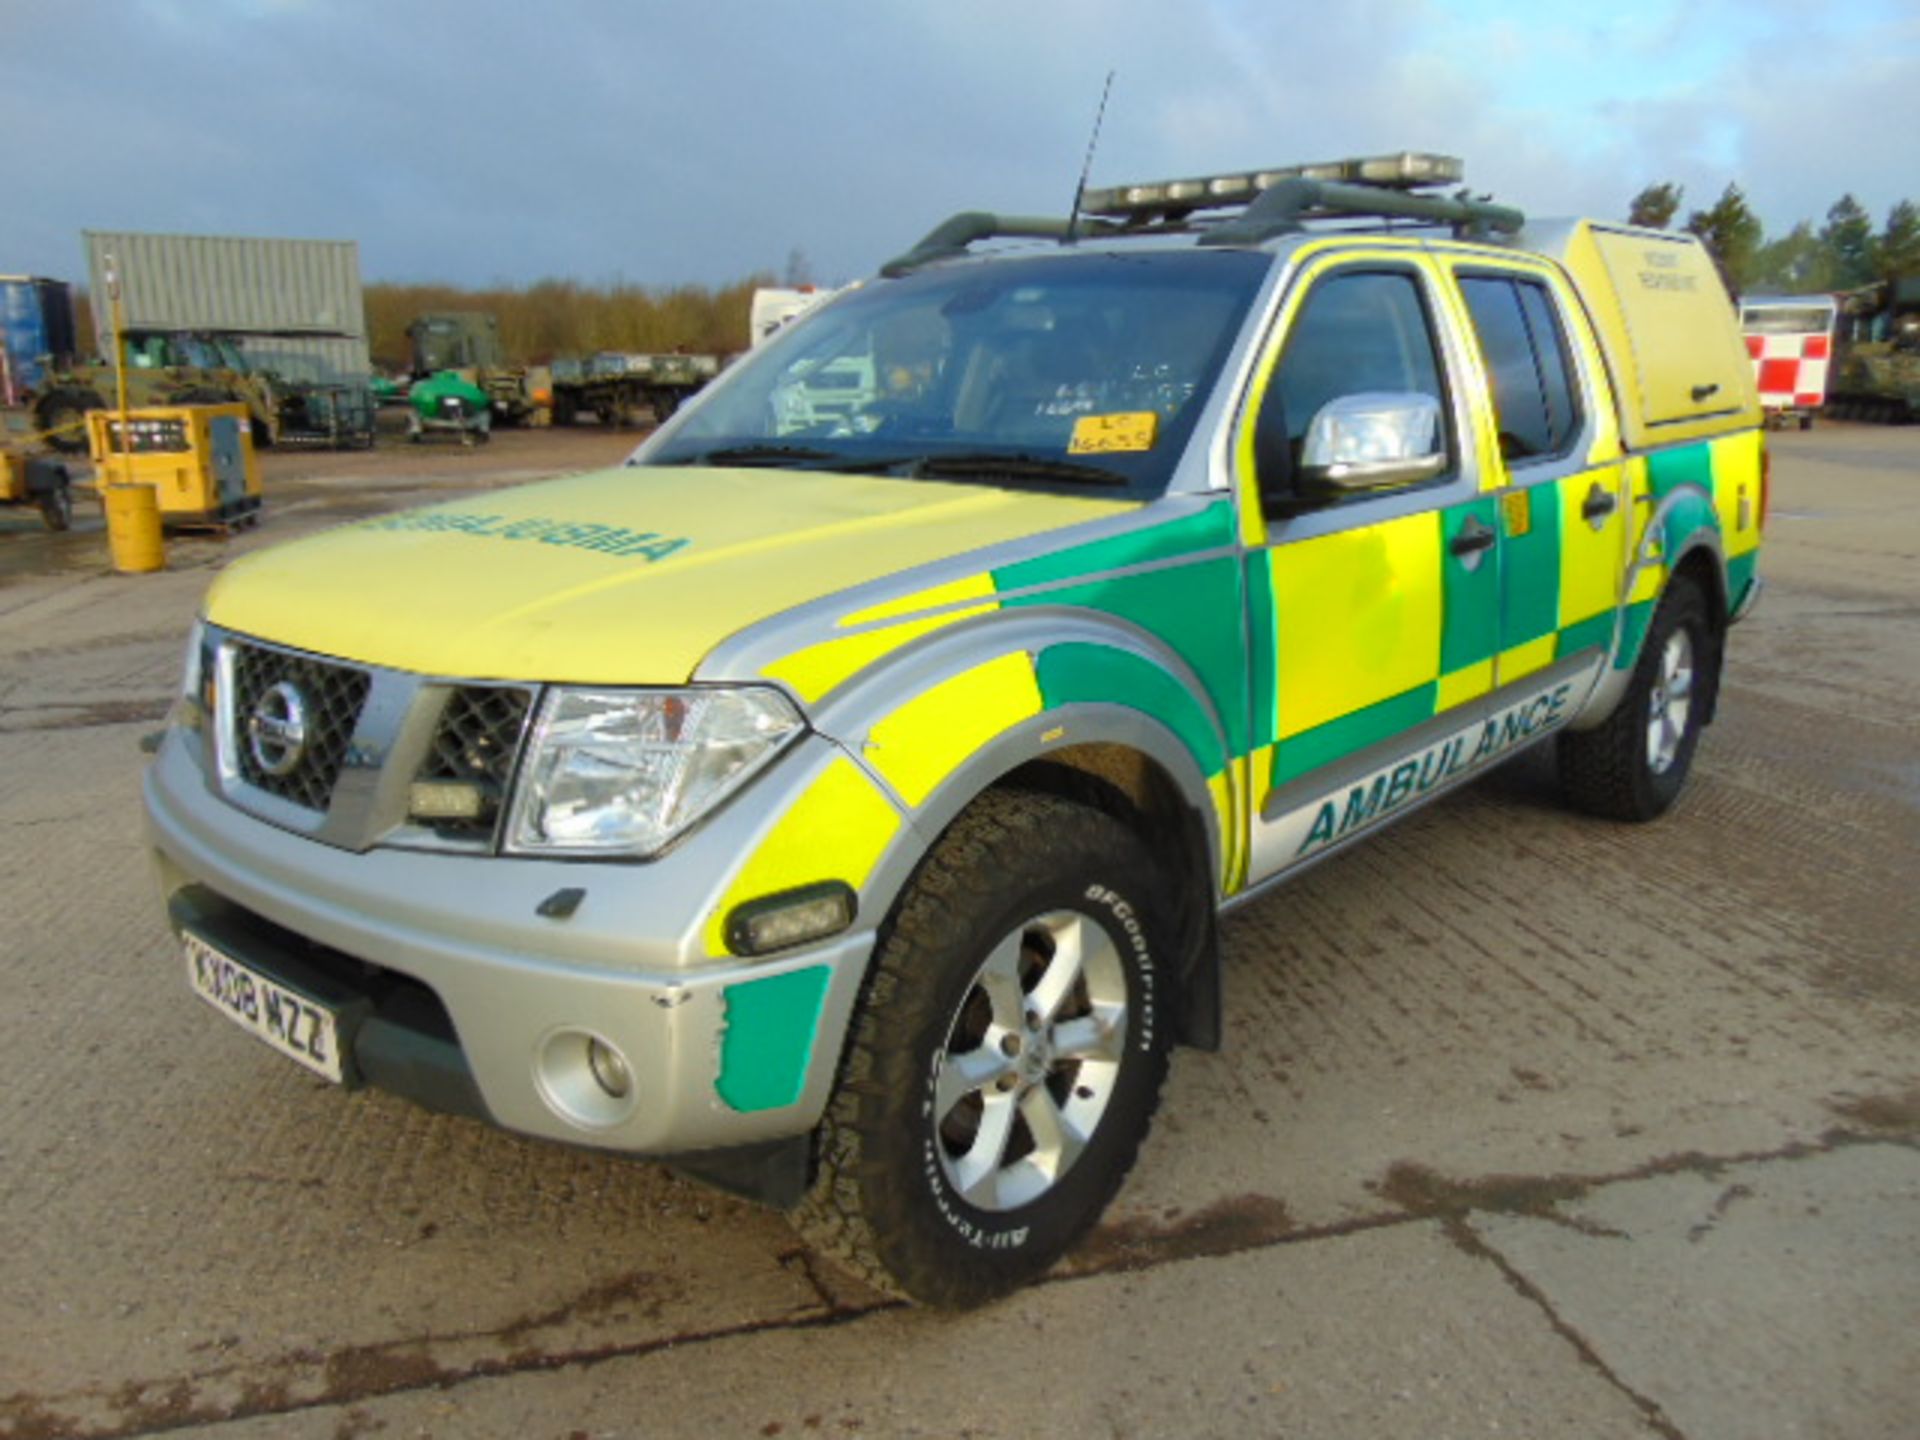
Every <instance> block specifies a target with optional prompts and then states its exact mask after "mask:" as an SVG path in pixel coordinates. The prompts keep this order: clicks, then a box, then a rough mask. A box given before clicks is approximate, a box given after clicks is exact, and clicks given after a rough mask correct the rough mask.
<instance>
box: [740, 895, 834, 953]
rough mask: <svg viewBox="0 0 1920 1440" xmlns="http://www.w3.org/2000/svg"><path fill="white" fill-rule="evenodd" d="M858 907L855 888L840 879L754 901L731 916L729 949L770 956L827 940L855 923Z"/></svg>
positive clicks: (742, 906)
mask: <svg viewBox="0 0 1920 1440" xmlns="http://www.w3.org/2000/svg"><path fill="white" fill-rule="evenodd" d="M857 908H858V901H857V900H856V899H855V897H854V893H853V889H852V887H851V886H848V885H845V884H843V883H842V882H840V881H838V880H830V881H828V882H826V883H825V884H821V885H803V886H801V887H800V888H799V889H798V890H788V891H785V892H784V893H782V894H779V895H768V896H766V897H764V898H762V899H759V900H750V901H748V902H747V903H746V904H745V905H741V906H738V907H737V908H736V909H735V910H734V912H733V913H732V914H731V915H729V916H728V917H727V948H728V949H729V950H731V951H733V953H734V954H736V955H767V954H771V953H772V952H773V951H775V950H789V949H791V948H792V947H794V946H795V945H804V944H806V943H807V942H808V941H810V940H824V939H826V938H827V936H829V935H838V934H839V933H840V932H841V931H842V930H844V929H846V928H847V927H848V926H849V925H851V924H853V917H854V914H855V912H856V910H857Z"/></svg>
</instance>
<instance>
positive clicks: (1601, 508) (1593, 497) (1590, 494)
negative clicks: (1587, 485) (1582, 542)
mask: <svg viewBox="0 0 1920 1440" xmlns="http://www.w3.org/2000/svg"><path fill="white" fill-rule="evenodd" d="M1618 503H1619V502H1618V501H1617V500H1615V499H1614V498H1613V492H1612V491H1611V490H1608V489H1605V488H1604V487H1602V485H1601V484H1600V482H1599V481H1598V480H1596V481H1594V482H1593V488H1592V489H1591V490H1589V491H1587V498H1586V500H1585V501H1583V502H1582V503H1581V506H1580V518H1581V519H1582V520H1584V521H1586V522H1587V523H1588V524H1589V525H1591V526H1592V527H1593V528H1594V529H1596V530H1598V529H1599V528H1600V527H1601V526H1602V525H1604V524H1606V520H1607V516H1609V515H1611V514H1612V513H1613V510H1614V506H1616V505H1617V504H1618Z"/></svg>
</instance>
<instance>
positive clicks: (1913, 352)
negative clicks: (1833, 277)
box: [1826, 275, 1920, 425]
mask: <svg viewBox="0 0 1920 1440" xmlns="http://www.w3.org/2000/svg"><path fill="white" fill-rule="evenodd" d="M1838 339H1839V345H1838V349H1837V353H1836V355H1835V359H1834V375H1833V382H1832V384H1831V385H1829V386H1828V389H1827V407H1826V408H1827V413H1828V414H1830V415H1837V416H1839V417H1840V418H1841V419H1845V420H1880V421H1885V422H1890V423H1892V424H1896V425H1898V424H1902V423H1904V422H1906V421H1908V420H1912V419H1913V418H1915V416H1916V415H1920V275H1910V276H1907V277H1906V278H1905V279H1902V280H1895V281H1882V282H1881V283H1879V284H1877V285H1868V286H1866V287H1865V288H1863V289H1860V290H1854V291H1850V292H1848V293H1847V294H1846V295H1844V296H1842V297H1841V304H1840V325H1839V335H1838Z"/></svg>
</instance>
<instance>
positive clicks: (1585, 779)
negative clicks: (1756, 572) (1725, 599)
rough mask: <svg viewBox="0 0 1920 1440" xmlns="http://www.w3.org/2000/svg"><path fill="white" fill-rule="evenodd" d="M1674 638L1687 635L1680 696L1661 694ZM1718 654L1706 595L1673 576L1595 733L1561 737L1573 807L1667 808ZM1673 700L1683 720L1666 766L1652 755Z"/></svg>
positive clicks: (1716, 679)
mask: <svg viewBox="0 0 1920 1440" xmlns="http://www.w3.org/2000/svg"><path fill="white" fill-rule="evenodd" d="M1676 635H1678V636H1683V637H1684V648H1685V649H1686V651H1687V652H1688V658H1689V660H1690V665H1691V677H1690V681H1689V688H1688V690H1687V693H1686V694H1685V696H1683V697H1673V696H1667V695H1666V694H1665V691H1666V688H1667V687H1666V683H1665V682H1666V669H1667V668H1668V667H1670V666H1671V664H1672V654H1673V652H1672V650H1671V648H1670V647H1672V646H1674V644H1675V639H1674V637H1675V636H1676ZM1720 652H1721V635H1720V631H1719V629H1718V628H1716V627H1715V626H1714V625H1713V624H1712V623H1711V621H1710V620H1709V618H1708V610H1707V597H1706V596H1705V594H1704V593H1702V591H1701V589H1700V586H1699V585H1698V584H1697V583H1696V582H1695V581H1694V580H1692V579H1690V578H1689V577H1687V576H1684V575H1681V576H1676V577H1675V578H1674V579H1673V580H1672V581H1671V582H1670V583H1669V584H1668V586H1667V591H1666V594H1664V595H1662V596H1661V597H1660V604H1659V606H1658V607H1657V608H1656V609H1655V610H1654V613H1653V620H1652V622H1651V623H1650V624H1649V625H1648V626H1647V634H1646V638H1645V639H1644V640H1643V641H1642V642H1641V646H1640V658H1639V660H1638V661H1637V662H1636V663H1635V664H1634V667H1633V679H1632V680H1631V681H1629V682H1628V684H1627V691H1626V694H1625V695H1623V696H1622V697H1621V699H1620V703H1619V705H1618V706H1616V707H1615V709H1614V712H1613V714H1611V715H1610V716H1608V717H1607V719H1606V720H1605V721H1604V722H1603V723H1602V724H1600V725H1598V726H1596V727H1595V728H1594V729H1592V730H1568V731H1563V732H1562V733H1561V735H1560V738H1559V741H1558V742H1557V750H1558V756H1557V759H1558V764H1559V770H1560V784H1561V788H1562V790H1563V791H1564V792H1565V794H1566V796H1567V799H1568V801H1569V802H1570V803H1571V804H1572V805H1573V806H1574V807H1575V808H1576V809H1580V810H1584V811H1586V812H1587V813H1588V814H1591V815H1599V816H1602V817H1604V818H1606V819H1609V820H1636V821H1637V820H1652V819H1655V818H1657V817H1659V816H1660V815H1663V814H1665V813H1666V811H1667V809H1668V807H1669V806H1671V805H1672V804H1673V802H1674V801H1675V800H1676V799H1678V798H1679V795H1680V791H1681V790H1682V789H1683V788H1684V787H1685V785H1686V782H1687V772H1688V770H1689V769H1690V768H1691V766H1692V764H1693V754H1694V750H1695V749H1696V748H1697V747H1698V746H1699V743H1700V732H1701V730H1702V729H1703V728H1704V727H1705V724H1706V720H1707V717H1708V716H1709V715H1711V714H1712V713H1713V704H1714V699H1715V697H1716V695H1717V693H1718V691H1719V688H1720ZM1676 698H1683V699H1685V701H1686V702H1687V703H1686V715H1685V721H1684V724H1683V725H1681V726H1680V727H1679V730H1678V739H1677V742H1676V743H1675V744H1674V747H1673V750H1672V754H1671V757H1670V759H1668V761H1667V763H1666V765H1665V766H1664V768H1663V767H1661V766H1660V765H1659V764H1658V763H1657V760H1656V756H1655V753H1654V752H1655V741H1654V738H1653V731H1654V728H1655V720H1656V715H1657V713H1658V712H1660V710H1661V706H1662V704H1663V702H1664V703H1665V704H1668V705H1671V704H1672V702H1673V701H1674V699H1676ZM1668 713H1670V711H1669V712H1668Z"/></svg>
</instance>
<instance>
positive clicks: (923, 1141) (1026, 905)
mask: <svg viewBox="0 0 1920 1440" xmlns="http://www.w3.org/2000/svg"><path fill="white" fill-rule="evenodd" d="M1156 879H1157V876H1156V872H1155V869H1154V866H1153V863H1152V860H1151V858H1150V857H1149V856H1148V854H1147V853H1146V851H1145V850H1144V849H1143V847H1142V846H1141V844H1140V842H1139V841H1138V840H1137V839H1135V837H1134V836H1133V835H1132V833H1131V832H1129V831H1128V830H1127V829H1126V828H1125V827H1124V826H1122V825H1121V824H1120V823H1119V822H1118V821H1116V820H1115V819H1113V818H1112V817H1111V816H1108V815H1105V814H1103V813H1101V812H1099V811H1096V810H1093V809H1090V808H1088V807H1086V806H1083V805H1078V804H1074V803H1072V802H1070V801H1066V800H1061V799H1058V798H1056V797H1054V796H1050V795H1038V794H1024V793H1016V792H993V793H990V794H988V795H986V796H983V797H982V798H981V799H980V800H979V801H977V802H976V803H975V804H974V806H973V807H972V808H970V809H969V810H968V811H967V812H966V813H965V814H963V815H962V816H961V817H960V819H959V820H957V821H955V822H954V824H953V826H952V828H951V829H949V830H948V832H947V833H946V834H945V835H944V836H942V837H941V839H940V841H939V842H938V843H937V844H936V845H935V847H934V849H933V850H932V852H931V853H930V854H929V856H928V858H927V860H926V862H925V863H924V865H923V866H922V868H921V871H920V873H919V874H918V875H917V876H916V877H915V880H914V882H913V884H912V886H911V887H910V888H909V890H908V892H907V893H906V895H905V897H904V898H903V899H902V901H901V904H900V908H899V910H898V911H897V912H896V916H895V918H894V921H893V923H892V925H891V927H890V928H889V930H888V931H887V933H886V935H885V938H884V939H883V941H882V943H881V945H880V949H879V952H878V954H877V956H876V958H875V961H874V970H873V974H872V977H871V979H870V981H869V986H868V993H867V996H866V1001H865V1004H864V1006H863V1008H862V1010H861V1011H860V1013H859V1014H858V1016H857V1017H856V1019H855V1021H854V1024H853V1027H852V1031H851V1033H850V1035H849V1037H848V1052H847V1057H846V1064H845V1074H844V1077H843V1079H842V1082H841V1086H840V1089H839V1091H838V1093H837V1094H836V1095H835V1097H834V1099H833V1101H832V1103H831V1104H830V1106H829V1108H828V1112H827V1116H826V1119H825V1121H824V1122H823V1125H822V1131H821V1143H820V1167H819V1172H818V1175H817V1177H816V1179H815V1182H814V1185H813V1187H812V1189H811V1191H810V1192H809V1194H808V1195H807V1197H806V1199H805V1200H804V1201H803V1202H802V1204H801V1206H800V1207H799V1209H798V1210H797V1211H796V1212H795V1213H794V1217H793V1218H794V1221H795V1224H796V1225H797V1227H798V1228H799V1229H800V1231H801V1233H802V1234H803V1235H804V1236H805V1237H806V1238H807V1240H808V1241H809V1242H810V1243H812V1244H813V1245H814V1246H815V1247H816V1248H818V1249H820V1250H822V1251H824V1252H826V1253H827V1254H829V1255H831V1256H833V1257H834V1258H835V1259H837V1260H839V1261H840V1262H841V1263H842V1264H844V1265H846V1266H847V1267H848V1268H849V1269H851V1270H852V1271H854V1272H855V1273H856V1274H859V1275H860V1276H862V1277H863V1278H864V1279H866V1280H868V1281H869V1282H870V1283H872V1284H874V1285H876V1286H878V1287H879V1288H881V1289H883V1290H887V1291H889V1292H891V1293H893V1294H898V1295H904V1296H907V1297H909V1298H911V1299H914V1300H919V1301H922V1302H924V1303H927V1304H933V1305H946V1306H964V1305H974V1304H979V1303H981V1302H983V1301H986V1300H989V1299H992V1298H993V1297H995V1296H997V1295H1001V1294H1004V1293H1006V1292H1007V1291H1009V1290H1012V1289H1014V1288H1015V1287H1016V1286H1019V1285H1021V1284H1024V1283H1025V1282H1027V1281H1029V1280H1031V1279H1033V1278H1035V1277H1036V1276H1038V1275H1040V1274H1041V1273H1042V1272H1043V1271H1045V1270H1046V1268H1047V1267H1048V1266H1049V1265H1051V1264H1052V1263H1053V1262H1054V1261H1055V1260H1056V1259H1058V1258H1059V1256H1060V1255H1061V1254H1063V1253H1064V1252H1065V1251H1066V1250H1067V1249H1068V1247H1069V1246H1071V1245H1072V1244H1073V1243H1074V1242H1075V1241H1076V1240H1078V1239H1079V1238H1080V1237H1081V1236H1082V1235H1083V1234H1084V1233H1085V1232H1086V1231H1087V1230H1088V1229H1089V1228H1090V1227H1091V1226H1092V1225H1093V1223H1094V1222H1095V1221H1096V1220H1097V1219H1098V1218H1099V1216H1100V1213H1101V1211H1102V1210H1104V1209H1105V1208H1106V1205H1107V1202H1108V1201H1109V1200H1111V1199H1112V1197H1113V1195H1114V1193H1115V1191H1117V1190H1118V1189H1119V1187H1120V1182H1121V1180H1122V1179H1123V1178H1124V1177H1125V1175H1126V1173H1127V1171H1128V1169H1129V1168H1131V1166H1132V1164H1133V1159H1134V1155H1135V1154H1136V1152H1137V1151H1138V1149H1139V1145H1140V1141H1141V1139H1142V1138H1143V1137H1144V1136H1145V1134H1146V1131H1147V1125H1148V1122H1149V1120H1150V1119H1151V1117H1152V1115H1153V1111H1154V1108H1155V1106H1156V1105H1157V1104H1158V1102H1159V1094H1160V1085H1161V1081H1162V1079H1163V1078H1164V1076H1165V1073H1166V1064H1167V1028H1168V1023H1169V1021H1168V1018H1167V1014H1166V1013H1165V1011H1164V1007H1166V1006H1167V1005H1168V1003H1169V1000H1170V997H1168V996H1167V995H1166V994H1165V985H1166V983H1167V982H1166V980H1165V977H1164V973H1163V972H1162V970H1161V968H1160V966H1161V962H1160V954H1161V944H1162V940H1161V933H1160V928H1159V924H1158V919H1157V915H1156V912H1155V895H1156V890H1157V886H1156Z"/></svg>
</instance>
